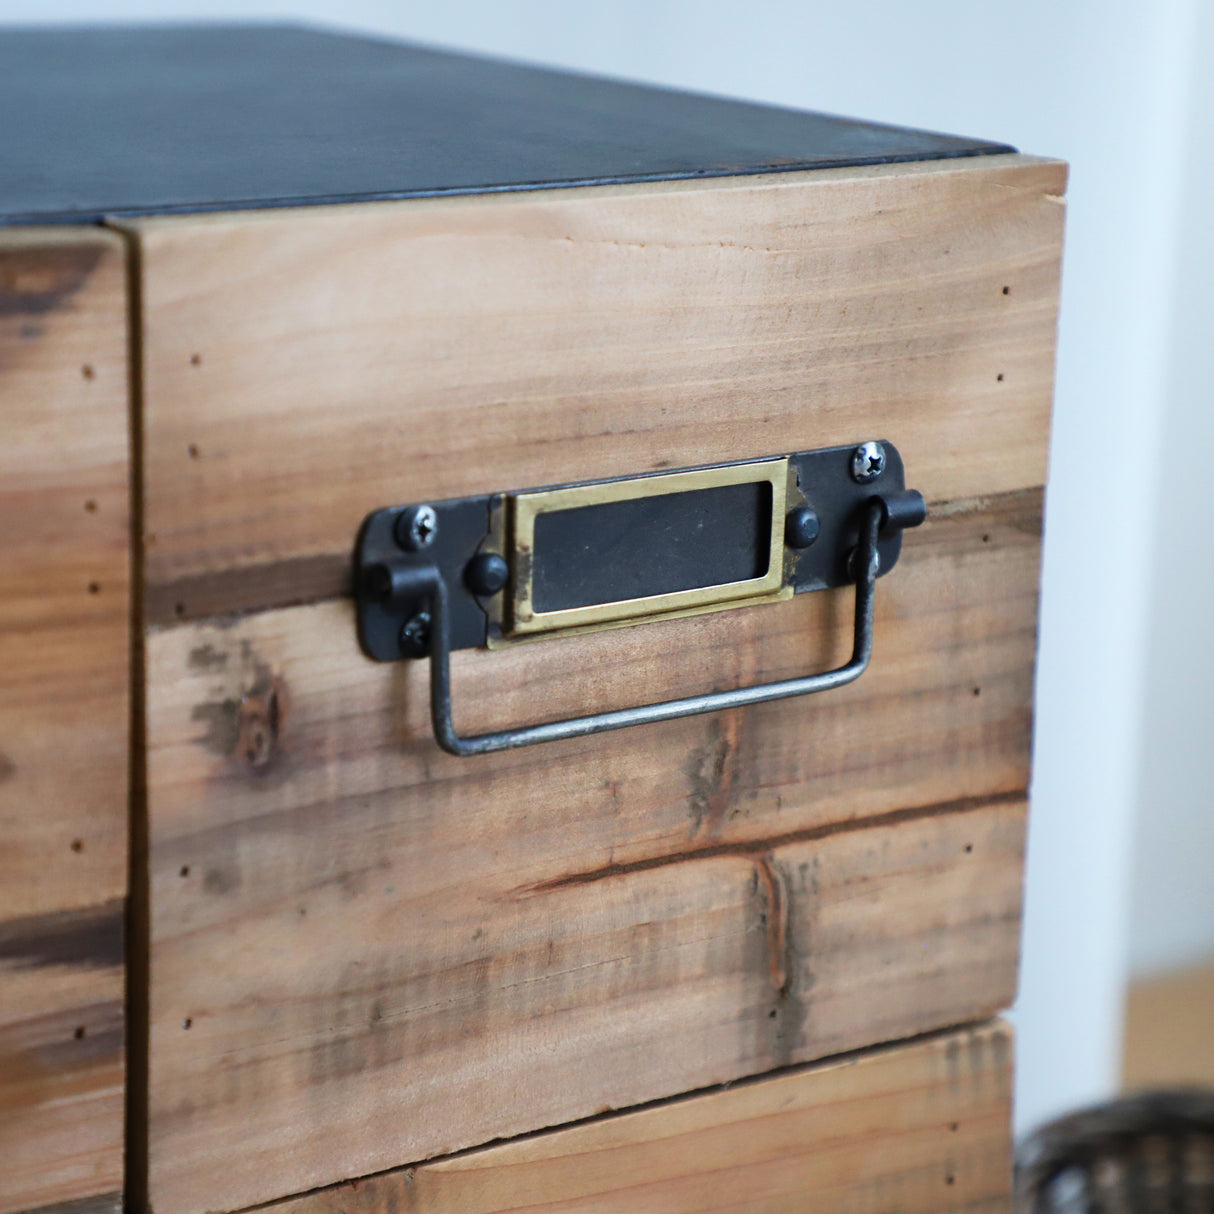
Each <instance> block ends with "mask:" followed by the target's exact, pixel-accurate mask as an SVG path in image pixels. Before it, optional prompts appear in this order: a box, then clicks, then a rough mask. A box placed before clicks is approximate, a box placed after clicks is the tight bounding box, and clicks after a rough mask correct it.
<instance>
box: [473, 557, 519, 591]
mask: <svg viewBox="0 0 1214 1214" xmlns="http://www.w3.org/2000/svg"><path fill="white" fill-rule="evenodd" d="M509 580H510V566H509V565H507V564H506V558H505V557H503V556H499V555H498V553H496V552H478V553H477V554H476V556H474V557H473V558H472V559H471V560H470V561H469V562H468V565H467V568H465V570H464V581H465V582H466V583H467V586H468V589H469V590H471V591H472V593H473V594H476V595H480V596H481V597H482V598H484V597H488V596H489V595H492V594H497V592H498V591H499V590H501V588H502V587H503V586H504V585H505V584H506V583H507V582H508V581H509Z"/></svg>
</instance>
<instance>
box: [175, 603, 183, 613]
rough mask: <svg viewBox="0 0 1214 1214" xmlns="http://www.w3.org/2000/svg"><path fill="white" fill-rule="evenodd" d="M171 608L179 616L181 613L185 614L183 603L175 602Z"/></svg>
mask: <svg viewBox="0 0 1214 1214" xmlns="http://www.w3.org/2000/svg"><path fill="white" fill-rule="evenodd" d="M173 610H174V611H175V612H176V613H177V614H178V615H179V616H183V615H185V604H184V603H178V604H176V605H175V606H174V608H173Z"/></svg>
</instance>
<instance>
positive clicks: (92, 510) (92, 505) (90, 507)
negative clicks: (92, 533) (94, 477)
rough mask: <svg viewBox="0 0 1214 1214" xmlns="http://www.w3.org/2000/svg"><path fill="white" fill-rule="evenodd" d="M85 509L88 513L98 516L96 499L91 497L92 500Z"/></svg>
mask: <svg viewBox="0 0 1214 1214" xmlns="http://www.w3.org/2000/svg"><path fill="white" fill-rule="evenodd" d="M84 508H85V510H87V511H88V512H89V514H96V513H97V500H96V498H92V497H90V498H89V499H88V501H87V502H85V503H84Z"/></svg>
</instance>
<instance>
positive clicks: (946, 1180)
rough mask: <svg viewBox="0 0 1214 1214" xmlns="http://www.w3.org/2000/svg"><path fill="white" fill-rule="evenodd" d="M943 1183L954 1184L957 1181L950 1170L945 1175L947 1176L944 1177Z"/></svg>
mask: <svg viewBox="0 0 1214 1214" xmlns="http://www.w3.org/2000/svg"><path fill="white" fill-rule="evenodd" d="M944 1183H945V1184H956V1183H957V1178H956V1177H955V1176H954V1175H953V1174H952V1173H951V1172H950V1173H949V1174H948V1175H947V1176H946V1177H945V1178H944Z"/></svg>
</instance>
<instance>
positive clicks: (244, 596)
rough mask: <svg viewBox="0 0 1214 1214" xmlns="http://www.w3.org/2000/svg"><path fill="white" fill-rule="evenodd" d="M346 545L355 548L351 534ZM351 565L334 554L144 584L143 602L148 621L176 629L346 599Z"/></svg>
mask: <svg viewBox="0 0 1214 1214" xmlns="http://www.w3.org/2000/svg"><path fill="white" fill-rule="evenodd" d="M350 544H351V548H353V544H354V535H353V533H351V535H350ZM351 566H352V558H351V556H350V554H349V553H340V554H339V553H332V554H326V555H324V556H309V557H298V558H294V559H292V560H287V561H277V562H275V563H273V564H267V565H251V566H248V567H246V568H243V569H241V568H237V569H222V570H218V571H216V572H214V573H204V574H198V575H197V576H191V577H187V578H179V579H177V580H175V581H172V582H162V583H160V584H156V583H148V585H147V591H146V597H145V600H144V611H145V615H146V622H147V623H148V624H152V625H156V624H177V623H181V622H182V621H184V620H199V619H206V618H207V617H209V616H216V615H227V614H230V613H235V612H246V611H265V610H269V609H271V608H278V607H298V606H301V605H302V604H304V603H313V602H318V601H320V600H323V599H336V598H349V597H350V596H351V595H352V594H353V583H352V580H351Z"/></svg>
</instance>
